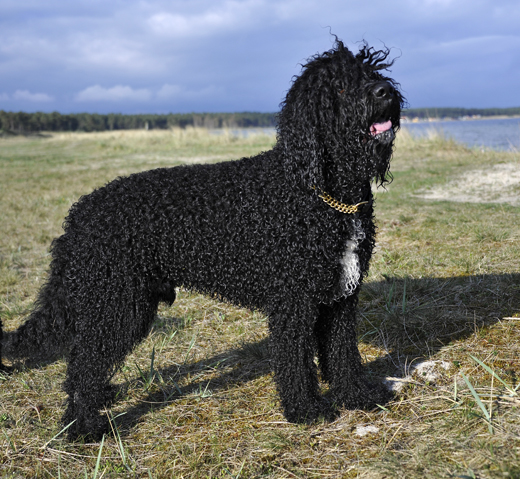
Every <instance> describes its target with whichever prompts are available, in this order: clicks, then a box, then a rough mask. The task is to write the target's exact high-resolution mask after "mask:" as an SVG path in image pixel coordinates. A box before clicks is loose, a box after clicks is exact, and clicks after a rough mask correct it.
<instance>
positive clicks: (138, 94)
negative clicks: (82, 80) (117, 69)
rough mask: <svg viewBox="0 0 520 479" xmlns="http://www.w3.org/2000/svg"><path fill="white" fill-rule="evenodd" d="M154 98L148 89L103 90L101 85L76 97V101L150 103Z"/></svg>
mask: <svg viewBox="0 0 520 479" xmlns="http://www.w3.org/2000/svg"><path fill="white" fill-rule="evenodd" d="M151 97H152V94H151V92H150V90H148V89H146V88H142V89H138V90H134V89H133V88H131V87H129V86H123V85H116V86H114V87H112V88H103V87H102V86H100V85H94V86H89V87H88V88H85V89H84V90H82V91H80V92H79V93H78V94H77V95H76V101H79V102H90V101H115V102H117V101H140V102H142V101H148V100H150V99H151Z"/></svg>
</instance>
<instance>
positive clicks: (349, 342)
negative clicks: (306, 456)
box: [314, 293, 391, 409]
mask: <svg viewBox="0 0 520 479" xmlns="http://www.w3.org/2000/svg"><path fill="white" fill-rule="evenodd" d="M356 305H357V297H356V293H355V294H354V295H352V296H347V297H345V298H343V299H341V300H340V301H338V302H335V303H333V304H332V305H322V306H321V307H320V315H319V317H318V320H317V322H316V326H315V330H314V331H315V337H316V344H317V347H318V363H319V366H320V369H321V372H322V375H323V378H324V379H325V380H326V381H327V382H328V383H329V386H330V389H331V396H332V400H333V401H334V403H335V404H336V405H338V406H345V407H347V408H349V409H355V408H363V407H373V406H375V405H377V404H384V403H386V402H388V400H389V399H390V398H391V394H390V393H389V392H388V390H387V389H386V388H385V387H384V386H383V385H382V384H381V385H378V384H372V383H370V382H368V381H367V379H366V377H365V372H364V368H363V365H362V363H361V355H360V354H359V349H358V346H357V335H356V312H355V311H356Z"/></svg>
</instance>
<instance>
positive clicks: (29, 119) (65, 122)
mask: <svg viewBox="0 0 520 479" xmlns="http://www.w3.org/2000/svg"><path fill="white" fill-rule="evenodd" d="M497 115H504V116H519V115H520V107H519V108H410V109H408V110H405V111H404V112H403V116H406V117H408V118H410V119H414V118H417V119H428V118H461V117H471V116H482V117H487V116H497ZM187 126H194V127H205V128H250V127H256V128H263V127H274V126H276V113H258V112H242V113H169V114H165V115H156V114H141V115H124V114H121V113H109V114H106V115H104V114H103V115H102V114H97V113H70V114H63V115H62V114H61V113H58V112H52V113H43V112H35V113H25V112H21V111H20V112H10V111H4V110H0V132H1V131H3V132H10V133H15V134H16V133H22V134H23V133H33V132H40V131H87V132H89V131H106V130H134V129H168V128H174V127H178V128H186V127H187Z"/></svg>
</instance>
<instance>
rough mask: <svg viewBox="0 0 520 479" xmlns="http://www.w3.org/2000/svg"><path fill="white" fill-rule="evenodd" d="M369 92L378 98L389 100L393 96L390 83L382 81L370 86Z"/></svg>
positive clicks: (392, 88)
mask: <svg viewBox="0 0 520 479" xmlns="http://www.w3.org/2000/svg"><path fill="white" fill-rule="evenodd" d="M371 93H372V95H374V96H375V97H376V99H378V100H389V99H390V98H392V97H393V96H394V87H393V86H392V85H390V83H388V82H386V81H382V82H379V83H376V84H375V85H373V86H372V88H371Z"/></svg>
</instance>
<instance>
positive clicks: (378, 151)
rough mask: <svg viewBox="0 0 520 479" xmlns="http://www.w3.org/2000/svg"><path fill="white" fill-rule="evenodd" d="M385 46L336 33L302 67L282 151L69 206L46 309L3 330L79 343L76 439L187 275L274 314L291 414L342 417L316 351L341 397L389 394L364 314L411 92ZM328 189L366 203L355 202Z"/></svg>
mask: <svg viewBox="0 0 520 479" xmlns="http://www.w3.org/2000/svg"><path fill="white" fill-rule="evenodd" d="M387 56H388V52H387V51H375V50H373V49H372V48H368V47H367V46H366V45H364V46H363V47H362V49H361V50H360V52H359V53H358V54H357V55H354V54H352V53H351V52H350V51H349V50H348V49H347V48H346V47H345V46H344V45H343V43H342V42H341V41H338V40H337V41H336V44H335V46H334V48H333V49H331V50H330V51H327V52H325V53H323V54H321V55H316V56H314V57H312V58H311V59H310V60H309V62H308V63H307V64H306V65H305V66H304V67H303V70H302V73H301V75H300V76H299V77H297V78H296V79H295V80H294V83H293V85H292V87H291V88H290V90H289V92H288V93H287V97H286V99H285V101H284V102H283V103H282V105H281V106H282V109H281V112H280V114H279V126H278V136H277V143H276V145H275V147H274V148H273V149H272V150H271V151H267V152H264V153H261V154H259V155H258V156H255V157H251V158H243V159H241V160H238V161H233V162H224V163H220V164H215V165H195V166H180V167H176V168H163V169H157V170H151V171H146V172H143V173H138V174H134V175H131V176H129V177H126V178H118V179H116V180H114V181H113V182H111V183H109V184H107V185H106V186H104V187H102V188H99V189H98V190H95V191H94V192H93V193H91V194H89V195H87V196H83V197H82V198H80V200H79V201H78V202H77V203H76V204H75V205H74V206H73V207H72V208H71V210H70V212H69V215H68V217H67V219H66V221H65V224H64V230H65V232H64V234H63V235H62V236H61V237H59V238H57V239H55V240H54V242H53V243H52V247H51V252H52V262H51V266H50V275H49V279H48V282H47V283H46V284H45V286H44V287H43V288H42V290H41V291H40V294H39V296H38V299H37V301H36V305H35V308H34V310H33V311H32V313H31V315H30V316H29V318H28V320H27V321H26V323H25V324H24V325H22V326H21V327H20V328H19V329H18V330H16V331H14V332H10V333H5V337H4V339H3V346H4V353H5V355H6V357H11V358H12V357H29V356H32V355H34V354H35V353H36V352H40V354H51V353H52V352H53V351H55V350H56V348H58V347H61V346H63V345H67V348H68V354H67V357H68V369H67V378H66V381H65V383H64V389H65V391H66V392H67V393H68V402H67V410H66V412H65V415H64V417H63V421H64V423H65V424H68V423H69V422H71V421H73V420H75V422H74V424H73V425H72V427H71V428H70V436H71V437H76V436H78V435H84V434H92V435H99V434H100V433H101V432H102V431H104V429H105V428H106V425H107V424H106V423H105V421H104V419H103V418H102V417H101V416H100V415H99V411H100V409H101V408H102V407H103V406H105V405H106V404H109V403H110V401H111V400H112V397H113V391H112V387H111V386H110V378H111V377H112V375H113V373H114V371H115V370H117V368H118V367H120V366H121V364H122V363H123V361H124V359H125V356H126V355H127V354H128V353H129V352H130V351H131V350H132V348H133V347H134V346H135V345H136V344H137V343H138V342H139V341H141V340H142V339H143V338H144V337H145V336H146V334H147V333H148V331H149V328H150V326H151V324H152V322H153V321H154V318H155V315H156V311H157V306H158V303H159V302H160V301H166V302H168V303H171V302H173V301H174V300H175V288H177V287H180V286H183V287H185V288H188V289H191V290H196V291H200V292H203V293H207V294H209V295H212V296H214V297H217V298H220V299H222V300H226V301H230V302H232V303H234V304H237V305H241V306H246V307H250V308H254V309H257V310H261V311H263V312H265V314H266V315H267V316H268V318H269V329H270V338H271V339H270V341H271V353H272V361H273V365H274V371H275V379H276V384H277V386H278V390H279V393H280V397H281V402H282V407H283V410H284V414H285V417H286V418H287V419H288V420H289V421H299V422H301V421H306V422H307V421H312V420H314V419H315V418H317V417H318V416H319V415H325V416H329V415H330V412H331V406H330V405H328V404H330V403H325V401H323V400H322V399H321V398H320V395H319V392H318V375H317V367H316V364H315V362H314V358H315V356H316V355H317V356H318V361H319V368H320V369H321V373H322V376H323V378H324V379H325V380H327V381H328V382H329V385H330V390H331V396H332V401H331V403H333V404H335V405H336V406H344V407H347V408H357V407H367V406H368V407H369V406H372V405H374V404H376V403H383V402H384V401H385V400H387V399H388V393H387V392H386V391H385V390H384V388H382V387H381V386H374V385H370V384H369V383H368V382H367V381H366V379H365V377H364V374H363V370H362V366H361V359H360V355H359V352H358V349H357V345H356V328H355V325H356V318H355V309H356V304H357V301H358V292H359V288H360V285H361V281H362V278H363V277H364V276H365V275H366V274H367V271H368V266H369V260H370V256H371V254H372V249H373V247H374V236H375V227H374V223H373V204H372V192H371V182H372V181H373V180H376V181H377V182H379V183H383V182H385V181H388V178H389V172H388V168H389V162H390V157H391V153H392V147H393V139H394V132H395V131H396V130H397V129H398V128H399V116H400V110H401V106H402V104H403V97H402V96H401V94H400V93H399V90H398V86H397V85H396V84H395V83H394V82H393V81H392V80H391V79H389V78H387V77H385V76H383V75H382V73H381V70H384V69H385V68H386V67H387V66H388V65H389V64H388V63H385V61H386V58H387ZM390 122H391V123H390ZM324 192H326V193H327V194H329V195H331V196H332V197H334V198H335V199H337V200H338V201H340V202H343V203H346V204H357V203H359V202H363V201H365V202H367V203H366V204H365V205H363V206H362V207H361V209H360V211H359V212H357V213H354V214H345V213H342V212H339V211H336V210H335V209H333V208H331V207H330V206H329V205H328V204H326V203H325V202H324V201H323V200H322V198H321V197H320V195H323V193H324ZM348 267H350V270H349V269H348ZM352 268H353V269H352ZM349 271H350V273H349ZM352 271H353V272H352ZM0 352H1V351H0Z"/></svg>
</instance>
